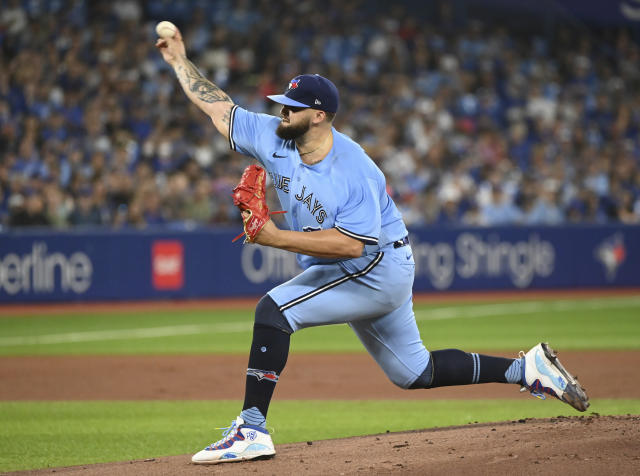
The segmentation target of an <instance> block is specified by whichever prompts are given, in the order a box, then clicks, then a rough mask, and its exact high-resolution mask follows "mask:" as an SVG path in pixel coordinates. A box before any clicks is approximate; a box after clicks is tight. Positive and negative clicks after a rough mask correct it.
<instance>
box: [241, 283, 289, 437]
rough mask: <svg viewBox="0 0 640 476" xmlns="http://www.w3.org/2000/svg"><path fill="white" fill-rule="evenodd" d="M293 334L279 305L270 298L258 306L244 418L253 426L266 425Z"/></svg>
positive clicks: (243, 407)
mask: <svg viewBox="0 0 640 476" xmlns="http://www.w3.org/2000/svg"><path fill="white" fill-rule="evenodd" d="M292 332H293V330H292V329H291V327H290V326H289V324H288V323H287V321H286V319H285V318H284V316H283V315H282V313H281V312H280V311H279V310H278V306H277V305H276V303H275V302H273V300H272V299H271V298H270V297H269V296H268V295H267V296H264V297H263V298H262V299H261V300H260V302H259V303H258V305H257V306H256V315H255V324H254V326H253V341H252V342H251V350H250V352H249V366H248V367H247V377H246V384H245V396H244V405H243V406H242V413H240V417H241V418H242V419H243V420H244V421H245V422H246V423H249V424H251V425H258V426H261V427H264V426H265V423H266V418H267V411H268V410H269V403H270V402H271V397H272V396H273V391H274V390H275V386H276V384H277V383H278V379H279V378H280V373H281V372H282V370H284V367H285V365H286V363H287V358H288V356H289V341H290V335H291V333H292Z"/></svg>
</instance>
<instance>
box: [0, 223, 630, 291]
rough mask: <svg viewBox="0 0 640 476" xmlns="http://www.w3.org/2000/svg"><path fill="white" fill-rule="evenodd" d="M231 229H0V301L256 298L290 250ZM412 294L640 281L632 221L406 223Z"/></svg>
mask: <svg viewBox="0 0 640 476" xmlns="http://www.w3.org/2000/svg"><path fill="white" fill-rule="evenodd" d="M235 235H236V230H235V229H233V230H197V231H191V232H163V231H156V232H147V231H143V232H140V231H126V232H113V231H109V232H105V231H100V232H94V231H87V232H65V233H62V232H60V233H52V232H47V233H36V232H29V233H17V232H11V233H3V234H0V303H2V302H54V301H96V300H100V301H104V300H134V299H155V298H216V297H234V296H237V297H241V296H259V295H261V294H264V293H265V292H266V291H268V290H269V289H270V288H272V287H274V286H276V285H278V284H280V283H282V282H284V281H286V280H288V279H290V278H292V277H293V276H295V275H296V274H297V273H299V272H300V269H299V268H298V265H297V263H296V259H295V255H294V254H292V253H288V252H286V251H281V250H276V249H273V248H265V247H262V246H258V245H241V244H239V243H235V244H232V243H231V239H232V238H233V237H234V236H235ZM410 238H411V248H412V250H413V254H414V259H415V261H416V279H415V283H414V291H415V292H425V291H448V290H456V291H459V290H509V289H557V288H572V287H579V288H585V287H607V286H611V287H622V286H627V287H628V286H640V227H633V226H618V227H616V226H606V227H603V226H593V227H588V226H575V227H545V228H529V227H517V228H513V227H510V228H456V229H451V228H439V227H438V228H415V229H412V230H411V232H410Z"/></svg>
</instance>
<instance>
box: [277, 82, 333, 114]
mask: <svg viewBox="0 0 640 476" xmlns="http://www.w3.org/2000/svg"><path fill="white" fill-rule="evenodd" d="M267 97H268V98H269V99H271V100H272V101H274V102H277V103H278V104H283V105H285V106H291V107H309V108H312V109H319V110H321V111H326V112H332V113H335V112H336V111H337V110H338V101H339V100H338V88H336V86H335V84H333V83H332V82H331V81H329V80H328V79H327V78H325V77H323V76H320V75H319V74H301V75H300V76H296V77H295V78H293V79H292V80H291V81H290V82H289V86H288V88H287V90H286V91H285V93H284V94H274V95H271V96H267Z"/></svg>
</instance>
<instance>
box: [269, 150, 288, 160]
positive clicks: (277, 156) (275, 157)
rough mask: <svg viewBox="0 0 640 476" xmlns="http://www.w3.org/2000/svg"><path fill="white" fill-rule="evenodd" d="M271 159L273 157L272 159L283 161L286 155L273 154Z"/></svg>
mask: <svg viewBox="0 0 640 476" xmlns="http://www.w3.org/2000/svg"><path fill="white" fill-rule="evenodd" d="M271 157H273V158H274V159H284V158H285V157H286V155H278V154H276V153H275V152H274V153H273V155H272V156H271Z"/></svg>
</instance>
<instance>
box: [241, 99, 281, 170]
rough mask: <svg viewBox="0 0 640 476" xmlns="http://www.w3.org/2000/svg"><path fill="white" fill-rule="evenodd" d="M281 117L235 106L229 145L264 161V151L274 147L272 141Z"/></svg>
mask: <svg viewBox="0 0 640 476" xmlns="http://www.w3.org/2000/svg"><path fill="white" fill-rule="evenodd" d="M279 122H280V121H279V119H278V118H277V117H274V116H269V115H267V114H257V113H255V112H250V111H247V110H246V109H242V108H241V107H239V106H233V108H232V109H231V116H230V118H229V146H230V147H231V150H235V151H236V152H240V153H241V154H244V155H249V156H251V157H255V158H256V159H258V160H259V161H260V162H263V163H264V159H263V155H264V153H265V152H266V151H267V150H269V149H270V148H271V147H273V145H272V142H273V139H274V137H276V136H275V133H274V132H275V130H276V128H277V127H278V123H279Z"/></svg>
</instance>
